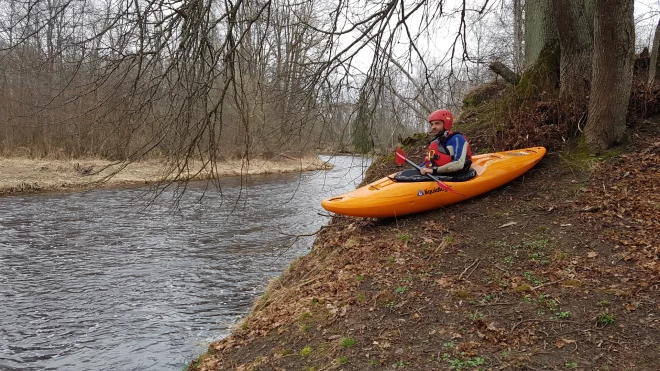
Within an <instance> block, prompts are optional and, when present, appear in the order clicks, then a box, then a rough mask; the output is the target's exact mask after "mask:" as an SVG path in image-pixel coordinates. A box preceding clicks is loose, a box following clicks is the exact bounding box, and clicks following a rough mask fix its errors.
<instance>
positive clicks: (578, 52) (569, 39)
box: [552, 0, 593, 136]
mask: <svg viewBox="0 0 660 371" xmlns="http://www.w3.org/2000/svg"><path fill="white" fill-rule="evenodd" d="M592 1H593V0H582V1H574V0H552V15H553V19H555V20H556V21H557V33H558V35H559V47H560V53H561V57H560V62H559V76H560V86H559V97H560V101H561V109H560V112H561V115H560V120H561V121H564V122H566V125H567V126H568V130H569V133H570V134H571V135H572V136H575V135H576V134H577V132H578V130H580V128H579V125H580V120H581V119H584V118H585V117H586V113H587V97H588V96H589V89H590V80H591V63H592V57H593V47H592V39H593V11H592V9H591V4H590V3H591V2H592Z"/></svg>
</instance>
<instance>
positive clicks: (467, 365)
mask: <svg viewBox="0 0 660 371" xmlns="http://www.w3.org/2000/svg"><path fill="white" fill-rule="evenodd" d="M461 355H462V356H464V353H461ZM442 359H443V360H444V361H447V362H448V363H449V369H450V370H457V371H460V370H472V369H475V367H478V366H481V365H483V364H484V363H485V362H486V359H485V358H482V357H460V358H451V356H450V355H449V354H447V353H445V354H443V355H442Z"/></svg>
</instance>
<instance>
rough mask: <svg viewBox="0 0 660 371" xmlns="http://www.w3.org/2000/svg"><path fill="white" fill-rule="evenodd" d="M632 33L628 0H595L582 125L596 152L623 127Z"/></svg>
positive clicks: (613, 141)
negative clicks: (585, 115)
mask: <svg viewBox="0 0 660 371" xmlns="http://www.w3.org/2000/svg"><path fill="white" fill-rule="evenodd" d="M613 10H614V11H615V12H616V15H617V16H616V17H613V16H612V11H613ZM634 35H635V32H634V21H633V1H632V0H625V1H615V0H599V1H597V2H596V7H595V19H594V51H595V52H594V61H593V74H592V89H591V99H590V101H589V119H588V120H587V125H586V127H585V139H586V142H587V145H588V146H589V148H591V149H592V150H593V151H594V152H596V153H598V152H600V151H603V150H605V149H607V148H609V147H611V146H612V145H614V144H616V143H618V142H619V141H620V140H621V139H622V137H623V133H624V131H625V128H626V114H625V113H626V111H627V107H628V100H629V98H630V89H631V84H632V74H633V70H632V68H633V57H634V50H635V49H634V47H635V40H634V37H635V36H634Z"/></svg>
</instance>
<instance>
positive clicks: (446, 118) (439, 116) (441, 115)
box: [429, 109, 454, 130]
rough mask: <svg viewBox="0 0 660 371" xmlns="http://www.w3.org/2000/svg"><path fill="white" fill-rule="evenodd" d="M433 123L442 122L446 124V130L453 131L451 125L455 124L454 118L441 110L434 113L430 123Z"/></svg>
mask: <svg viewBox="0 0 660 371" xmlns="http://www.w3.org/2000/svg"><path fill="white" fill-rule="evenodd" d="M431 121H442V122H443V123H444V124H445V130H449V129H451V125H452V124H453V123H454V116H453V115H452V114H451V112H449V110H446V109H439V110H437V111H434V112H433V113H432V114H431V116H429V122H431Z"/></svg>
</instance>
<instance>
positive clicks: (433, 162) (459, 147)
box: [424, 132, 472, 169]
mask: <svg viewBox="0 0 660 371" xmlns="http://www.w3.org/2000/svg"><path fill="white" fill-rule="evenodd" d="M448 145H449V146H451V147H453V149H454V156H455V157H456V156H460V155H461V154H462V153H463V147H464V146H468V147H467V158H466V159H465V165H464V166H463V168H464V169H468V168H469V167H470V165H472V148H470V144H469V143H468V141H467V139H466V138H465V137H464V136H463V135H462V134H461V133H458V132H456V133H454V132H449V135H447V136H446V137H445V136H439V137H437V138H435V139H434V140H433V141H432V142H431V144H429V147H428V150H427V153H426V158H425V159H424V165H425V166H426V167H429V168H432V167H440V166H443V165H446V164H448V163H450V162H452V161H455V160H456V158H452V155H451V154H450V152H449V149H447V146H448Z"/></svg>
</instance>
